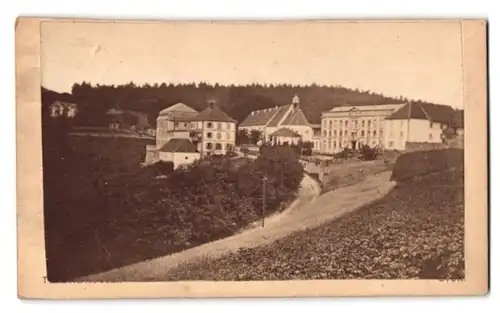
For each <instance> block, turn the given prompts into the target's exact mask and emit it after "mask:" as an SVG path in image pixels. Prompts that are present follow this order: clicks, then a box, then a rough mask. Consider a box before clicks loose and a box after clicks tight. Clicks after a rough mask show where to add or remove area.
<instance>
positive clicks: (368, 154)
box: [360, 145, 378, 161]
mask: <svg viewBox="0 0 500 313" xmlns="http://www.w3.org/2000/svg"><path fill="white" fill-rule="evenodd" d="M360 152H361V159H362V160H364V161H373V160H375V159H376V158H377V155H378V151H377V149H376V148H370V147H369V146H368V145H364V146H363V147H362V148H361V151H360Z"/></svg>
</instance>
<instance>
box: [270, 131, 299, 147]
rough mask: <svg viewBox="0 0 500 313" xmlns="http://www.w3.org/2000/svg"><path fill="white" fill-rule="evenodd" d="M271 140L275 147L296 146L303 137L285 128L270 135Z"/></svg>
mask: <svg viewBox="0 0 500 313" xmlns="http://www.w3.org/2000/svg"><path fill="white" fill-rule="evenodd" d="M269 138H270V141H271V143H272V144H273V145H283V144H287V145H296V144H298V143H299V141H300V139H301V138H302V137H301V136H300V135H299V134H298V133H297V132H294V131H293V130H291V129H289V128H285V127H283V128H280V129H278V130H277V131H275V132H273V133H271V134H269Z"/></svg>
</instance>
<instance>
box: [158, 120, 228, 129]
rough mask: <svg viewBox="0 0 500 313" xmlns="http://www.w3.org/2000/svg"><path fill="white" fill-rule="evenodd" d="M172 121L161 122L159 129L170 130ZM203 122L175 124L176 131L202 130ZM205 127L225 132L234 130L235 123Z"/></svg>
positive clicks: (209, 124) (207, 125) (214, 124)
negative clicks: (169, 124)
mask: <svg viewBox="0 0 500 313" xmlns="http://www.w3.org/2000/svg"><path fill="white" fill-rule="evenodd" d="M169 122H170V121H164V122H159V124H158V128H160V129H162V128H163V129H168V128H169V127H168V123H169ZM202 126H203V125H202V122H174V125H173V127H174V129H188V128H191V129H196V128H200V129H201V128H202ZM205 127H206V128H208V129H212V128H213V129H221V130H223V129H225V130H234V123H224V122H205Z"/></svg>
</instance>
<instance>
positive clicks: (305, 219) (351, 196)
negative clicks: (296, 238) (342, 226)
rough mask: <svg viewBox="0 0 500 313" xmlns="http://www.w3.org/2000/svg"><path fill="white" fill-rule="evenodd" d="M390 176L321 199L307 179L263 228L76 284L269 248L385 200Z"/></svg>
mask: <svg viewBox="0 0 500 313" xmlns="http://www.w3.org/2000/svg"><path fill="white" fill-rule="evenodd" d="M390 175H391V173H390V172H383V173H379V174H376V175H372V176H369V177H367V178H366V179H365V180H364V181H362V182H360V183H358V184H354V185H351V186H347V187H343V188H339V189H337V190H334V191H331V192H328V193H326V194H323V195H321V196H319V192H320V188H319V186H318V184H317V182H316V181H314V180H313V179H312V178H311V177H309V176H307V175H305V176H304V179H303V180H302V183H301V188H300V191H299V197H298V199H297V200H295V202H293V203H292V204H291V205H290V207H289V208H288V209H286V210H285V211H284V212H282V213H280V214H276V215H273V216H271V217H269V218H267V219H266V221H265V225H264V227H262V226H261V225H260V223H256V225H253V227H252V228H249V229H246V230H244V231H242V232H241V233H238V234H235V235H233V236H231V237H227V238H224V239H221V240H217V241H213V242H209V243H206V244H204V245H201V246H198V247H194V248H191V249H188V250H184V251H181V252H178V253H174V254H171V255H167V256H164V257H160V258H156V259H153V260H149V261H143V262H140V263H136V264H132V265H128V266H124V267H121V268H117V269H113V270H110V271H108V272H104V273H100V274H96V275H91V276H87V277H83V278H80V279H78V280H77V281H81V282H83V281H93V282H118V281H161V280H168V273H169V271H170V270H172V269H174V268H175V267H177V266H179V265H183V264H186V263H191V262H196V261H197V260H200V259H204V258H218V257H221V256H223V255H224V254H226V253H228V252H231V251H237V250H238V249H240V248H248V247H253V246H258V245H265V244H270V243H272V242H274V241H276V240H278V239H280V238H283V237H286V236H288V235H290V234H292V233H294V232H296V231H300V230H303V229H307V228H313V227H317V226H320V225H321V224H323V223H326V222H329V221H331V220H333V219H336V218H338V217H340V216H342V215H343V214H345V213H348V212H351V211H354V210H356V209H358V208H360V207H362V206H364V205H366V204H368V203H370V202H372V201H374V200H377V199H379V198H381V197H383V196H384V195H386V194H387V193H388V192H389V191H390V190H392V188H393V187H394V185H395V183H393V182H391V181H389V178H390Z"/></svg>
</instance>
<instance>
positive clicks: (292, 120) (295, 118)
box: [281, 108, 310, 126]
mask: <svg viewBox="0 0 500 313" xmlns="http://www.w3.org/2000/svg"><path fill="white" fill-rule="evenodd" d="M281 125H294V126H310V124H309V121H308V120H307V118H306V116H305V115H304V112H302V110H301V109H300V108H294V109H293V111H292V112H290V114H288V116H287V117H286V118H285V120H284V121H283V122H282V123H281Z"/></svg>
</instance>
